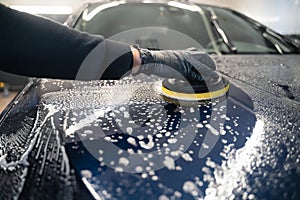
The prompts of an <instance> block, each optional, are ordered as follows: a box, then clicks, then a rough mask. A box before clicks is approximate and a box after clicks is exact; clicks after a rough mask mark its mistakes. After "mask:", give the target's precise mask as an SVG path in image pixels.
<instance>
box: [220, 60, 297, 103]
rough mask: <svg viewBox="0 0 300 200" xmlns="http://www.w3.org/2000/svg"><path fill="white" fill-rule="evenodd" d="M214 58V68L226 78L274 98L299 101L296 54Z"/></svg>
mask: <svg viewBox="0 0 300 200" xmlns="http://www.w3.org/2000/svg"><path fill="white" fill-rule="evenodd" d="M214 58H215V61H216V63H217V66H218V70H219V71H220V72H221V74H223V75H225V76H226V77H228V78H232V79H234V80H238V81H241V82H243V83H245V84H247V85H251V86H253V87H254V88H256V90H260V91H265V92H268V93H270V94H272V95H274V96H276V97H278V98H289V99H291V100H294V101H296V102H298V103H299V102H300V81H299V77H300V56H299V55H230V56H225V55H223V56H216V57H214ZM258 95H259V94H258Z"/></svg>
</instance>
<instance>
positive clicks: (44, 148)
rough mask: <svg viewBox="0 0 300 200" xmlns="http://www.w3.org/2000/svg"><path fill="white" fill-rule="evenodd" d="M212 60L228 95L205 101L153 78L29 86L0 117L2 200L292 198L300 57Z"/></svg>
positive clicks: (33, 83) (295, 185) (299, 159)
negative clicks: (179, 94) (181, 98)
mask: <svg viewBox="0 0 300 200" xmlns="http://www.w3.org/2000/svg"><path fill="white" fill-rule="evenodd" d="M214 59H215V60H216V62H217V65H218V70H219V71H220V73H221V74H223V75H224V76H225V77H226V78H228V80H229V81H230V83H231V88H230V91H229V94H228V97H227V99H225V100H224V99H223V100H218V101H214V102H206V103H202V104H198V105H189V106H187V105H184V104H182V105H176V104H173V103H169V102H166V101H165V100H164V98H163V97H162V96H161V94H160V89H159V88H160V82H161V80H162V79H161V78H158V77H143V76H142V79H139V77H128V78H125V79H123V80H120V81H109V80H107V81H104V80H103V81H92V82H80V81H62V80H51V79H38V80H34V81H31V82H30V83H29V85H28V86H27V87H26V88H25V89H24V91H23V92H22V93H21V94H20V95H19V97H17V99H16V100H15V101H14V103H13V104H11V106H10V107H8V108H7V110H6V112H4V113H2V116H1V129H0V130H1V140H0V142H1V143H0V144H1V152H0V153H1V155H0V164H1V165H0V166H1V169H0V173H1V177H2V179H1V182H0V184H1V187H0V190H1V192H0V194H1V195H0V198H1V199H10V198H13V197H19V198H20V199H27V198H29V197H31V198H33V199H34V198H36V199H40V198H44V199H54V198H55V199H56V198H58V199H70V198H75V199H199V198H200V199H201V198H205V199H223V198H237V199H297V198H298V197H299V195H300V194H299V190H298V188H299V186H300V182H299V180H300V179H299V175H300V165H299V162H300V157H299V156H300V154H299V148H297V147H298V146H299V142H300V135H299V130H300V126H299V91H298V90H299V87H298V86H299V81H298V80H297V79H292V80H287V81H285V82H280V81H283V80H284V78H285V73H287V74H286V75H287V76H290V73H292V74H293V75H294V76H298V74H299V64H298V63H299V61H298V60H299V58H298V57H297V56H294V57H293V56H292V55H288V56H283V57H281V58H279V59H274V58H273V57H272V55H271V56H266V57H265V58H264V59H262V60H256V58H255V56H243V59H242V58H240V59H238V58H236V57H234V56H233V57H232V56H219V57H217V56H216V57H214ZM271 69H272V70H271ZM263 72H264V73H263ZM267 72H268V73H267ZM278 73H279V74H280V75H279V74H278ZM227 74H228V75H227ZM262 74H263V75H262ZM278 76H280V77H281V79H280V80H278ZM287 79H288V78H287ZM277 81H279V82H277ZM277 84H285V85H288V86H289V92H290V93H291V94H292V96H293V98H291V96H290V95H288V94H287V92H286V91H285V90H284V89H282V88H281V87H278V85H277Z"/></svg>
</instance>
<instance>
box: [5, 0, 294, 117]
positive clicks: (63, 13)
mask: <svg viewBox="0 0 300 200" xmlns="http://www.w3.org/2000/svg"><path fill="white" fill-rule="evenodd" d="M91 1H93V0H89V2H91ZM299 1H300V0H263V1H262V0H194V1H193V2H197V3H204V4H209V5H218V6H223V7H228V8H231V9H234V10H236V11H239V12H241V13H243V14H245V15H247V16H249V17H251V18H253V19H255V20H257V21H259V22H261V23H263V24H265V25H266V26H268V27H270V28H271V29H273V30H275V31H277V32H278V33H280V34H283V35H288V36H290V37H295V38H297V37H298V38H299V35H300V26H299V24H300V15H299V11H300V2H299ZM0 2H1V3H2V4H5V5H7V6H9V7H11V8H13V9H17V10H20V11H24V12H29V13H33V14H38V15H42V16H45V17H48V18H51V19H53V20H55V21H57V22H59V23H63V22H64V21H65V20H66V18H67V17H68V15H70V14H71V13H72V12H74V11H76V10H77V9H78V8H79V7H80V6H81V5H82V4H83V3H85V2H87V0H0ZM27 81H28V79H27V77H20V76H15V75H11V74H7V73H4V72H1V71H0V111H1V110H2V109H3V108H4V107H5V106H6V105H7V103H9V102H10V101H11V99H12V98H14V96H15V95H16V94H17V93H18V91H20V90H21V89H22V88H23V87H24V85H25V84H26V83H27Z"/></svg>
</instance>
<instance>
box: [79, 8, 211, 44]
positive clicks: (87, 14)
mask: <svg viewBox="0 0 300 200" xmlns="http://www.w3.org/2000/svg"><path fill="white" fill-rule="evenodd" d="M104 5H107V4H104ZM101 6H103V5H93V6H90V7H88V8H87V9H86V10H85V11H84V12H83V14H82V16H81V17H80V19H79V20H78V22H77V23H76V25H75V28H76V29H78V30H80V31H86V32H89V33H92V34H100V35H103V36H104V37H105V38H109V37H111V36H113V35H115V34H119V33H121V32H124V31H128V30H133V29H136V28H143V27H160V28H162V32H165V31H166V29H168V30H173V31H176V32H178V33H180V34H182V35H185V37H189V38H191V40H194V41H196V42H197V43H199V44H201V45H203V44H204V45H206V44H208V43H210V39H209V37H208V34H207V30H206V28H205V26H204V22H203V20H202V16H201V15H200V14H199V13H198V12H193V11H190V10H186V9H181V8H177V7H173V6H169V5H166V4H138V3H130V4H120V5H118V6H113V5H112V7H109V8H107V9H103V10H101V9H99V7H100V8H101ZM97 10H98V11H99V10H101V11H99V12H97V13H96V11H97ZM147 32H148V31H145V32H142V34H143V35H139V36H136V38H135V40H134V41H132V42H134V43H137V44H139V45H140V46H143V47H147V48H162V47H161V46H160V43H162V42H161V41H160V38H157V36H156V35H154V34H152V35H151V34H149V33H147ZM163 34H164V35H165V38H164V39H166V38H167V37H169V35H168V34H167V33H163ZM145 35H148V37H145ZM171 42H173V43H174V42H176V43H178V42H180V40H178V39H177V40H173V41H171Z"/></svg>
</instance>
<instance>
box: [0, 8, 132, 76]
mask: <svg viewBox="0 0 300 200" xmlns="http://www.w3.org/2000/svg"><path fill="white" fill-rule="evenodd" d="M95 49H96V50H95ZM93 50H95V51H94V53H97V55H96V56H88V55H90V53H91V52H92V51H93ZM98 54H99V56H98ZM86 58H89V60H87V59H86ZM83 61H84V62H83ZM82 63H85V65H90V66H92V67H95V68H102V71H103V70H104V69H106V66H109V67H108V69H107V70H106V71H105V73H104V77H102V78H112V79H117V78H120V77H121V76H122V75H123V74H124V73H126V72H127V71H128V70H130V68H131V66H132V54H131V51H130V46H129V45H128V44H123V43H118V42H115V41H111V40H105V39H104V38H103V37H102V36H95V35H90V34H87V33H82V32H79V31H76V30H73V29H70V28H68V27H66V26H63V25H61V24H58V23H56V22H53V21H51V20H49V19H45V18H42V17H38V16H34V15H30V14H26V13H23V12H18V11H15V10H12V9H10V8H8V7H5V6H4V5H1V4H0V70H2V71H5V72H10V73H16V74H21V75H25V76H34V77H48V78H62V79H75V78H76V76H77V73H78V71H79V69H81V68H82ZM99 64H100V66H99ZM81 71H85V69H81ZM98 71H99V70H98ZM100 71H101V70H100ZM97 73H98V75H99V72H97ZM102 74H103V73H102ZM91 78H94V79H97V78H99V77H98V76H97V77H91Z"/></svg>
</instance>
